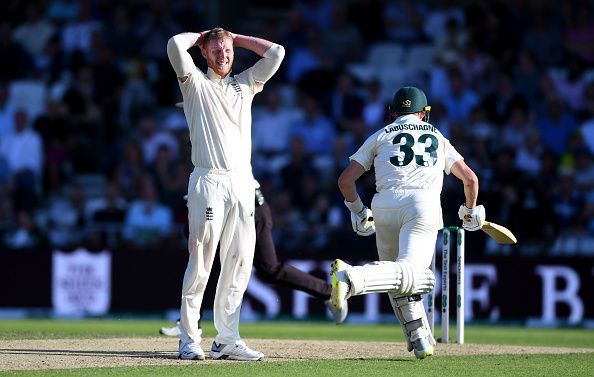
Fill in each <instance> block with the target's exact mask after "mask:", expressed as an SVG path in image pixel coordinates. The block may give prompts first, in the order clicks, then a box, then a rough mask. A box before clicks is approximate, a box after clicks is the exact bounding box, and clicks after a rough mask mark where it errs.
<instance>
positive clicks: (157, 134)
mask: <svg viewBox="0 0 594 377" xmlns="http://www.w3.org/2000/svg"><path fill="white" fill-rule="evenodd" d="M138 132H139V136H140V138H139V142H140V145H141V146H142V155H143V157H144V164H145V166H148V165H150V164H152V163H153V162H154V161H155V158H156V156H157V151H158V150H159V148H160V147H161V146H162V145H163V146H165V147H166V148H167V149H168V150H169V154H170V156H171V159H172V160H177V159H178V158H179V155H178V153H179V146H178V145H177V139H176V138H175V137H174V136H173V135H172V134H171V133H169V132H168V131H165V130H161V129H159V127H158V125H157V119H155V117H154V116H152V115H143V116H142V117H141V118H140V119H139V121H138Z"/></svg>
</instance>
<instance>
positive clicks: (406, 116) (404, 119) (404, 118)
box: [398, 114, 420, 121]
mask: <svg viewBox="0 0 594 377" xmlns="http://www.w3.org/2000/svg"><path fill="white" fill-rule="evenodd" d="M410 119H416V120H420V119H419V117H418V116H416V115H415V114H404V115H401V116H399V117H398V120H403V121H407V120H410Z"/></svg>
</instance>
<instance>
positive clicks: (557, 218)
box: [549, 167, 586, 235]
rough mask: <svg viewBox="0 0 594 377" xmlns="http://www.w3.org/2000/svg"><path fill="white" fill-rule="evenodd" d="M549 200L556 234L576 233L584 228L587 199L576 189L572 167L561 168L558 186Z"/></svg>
mask: <svg viewBox="0 0 594 377" xmlns="http://www.w3.org/2000/svg"><path fill="white" fill-rule="evenodd" d="M549 200H550V203H551V205H552V218H551V219H550V221H551V223H552V224H553V226H554V228H555V234H557V235H560V234H562V233H565V232H570V231H571V232H575V231H579V230H580V229H583V228H584V224H583V215H584V208H585V207H586V198H585V196H584V195H583V194H582V193H581V192H580V191H579V190H578V189H577V187H576V184H575V172H574V170H573V169H572V168H571V167H564V168H561V170H560V171H559V181H558V184H557V185H556V187H555V189H554V191H553V193H552V195H551V197H550V199H549Z"/></svg>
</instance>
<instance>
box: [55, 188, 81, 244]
mask: <svg viewBox="0 0 594 377" xmlns="http://www.w3.org/2000/svg"><path fill="white" fill-rule="evenodd" d="M85 207H86V196H85V193H84V191H83V189H82V187H81V186H80V185H78V184H72V185H71V186H70V187H69V188H68V192H67V196H66V197H59V198H56V199H55V200H53V201H52V202H51V204H50V207H49V208H48V210H47V228H48V236H49V240H50V242H51V244H52V246H57V247H71V246H76V245H79V244H80V242H82V240H83V238H84V237H85V236H86V231H87V226H88V223H87V219H86V214H85Z"/></svg>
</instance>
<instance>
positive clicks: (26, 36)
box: [12, 3, 55, 58]
mask: <svg viewBox="0 0 594 377" xmlns="http://www.w3.org/2000/svg"><path fill="white" fill-rule="evenodd" d="M54 33H55V28H54V27H53V25H52V24H51V23H50V22H48V21H47V20H45V19H43V18H42V12H41V9H40V5H39V4H36V3H29V4H28V5H27V16H26V19H25V21H24V22H22V23H21V24H19V25H18V26H17V27H16V28H15V29H14V31H13V32H12V38H13V39H14V41H15V42H17V43H19V44H20V45H21V47H22V48H24V49H25V50H26V51H27V52H28V53H29V55H30V56H32V57H33V58H37V57H38V56H39V55H40V54H41V53H42V51H43V50H44V48H45V45H46V44H47V42H48V41H49V39H50V38H51V37H52V36H53V35H54Z"/></svg>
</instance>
